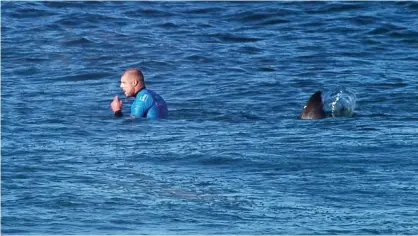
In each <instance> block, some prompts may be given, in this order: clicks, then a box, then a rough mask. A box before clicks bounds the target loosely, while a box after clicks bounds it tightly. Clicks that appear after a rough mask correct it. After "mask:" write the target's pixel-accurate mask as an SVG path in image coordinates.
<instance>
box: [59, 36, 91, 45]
mask: <svg viewBox="0 0 418 236" xmlns="http://www.w3.org/2000/svg"><path fill="white" fill-rule="evenodd" d="M90 43H92V41H91V40H88V39H87V38H85V37H81V38H78V39H71V40H68V41H65V42H63V44H64V45H65V46H78V45H86V44H90Z"/></svg>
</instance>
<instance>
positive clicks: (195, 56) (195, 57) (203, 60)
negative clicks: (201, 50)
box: [184, 55, 214, 63]
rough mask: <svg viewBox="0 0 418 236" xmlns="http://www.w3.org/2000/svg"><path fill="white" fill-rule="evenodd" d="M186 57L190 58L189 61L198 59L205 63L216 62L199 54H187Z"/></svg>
mask: <svg viewBox="0 0 418 236" xmlns="http://www.w3.org/2000/svg"><path fill="white" fill-rule="evenodd" d="M184 59H186V60H189V61H197V62H205V63H208V62H214V60H213V59H211V58H209V57H204V56H199V55H191V56H187V57H185V58H184Z"/></svg>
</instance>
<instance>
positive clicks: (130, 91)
mask: <svg viewBox="0 0 418 236" xmlns="http://www.w3.org/2000/svg"><path fill="white" fill-rule="evenodd" d="M120 88H121V89H122V90H123V92H124V93H125V96H127V97H132V96H135V80H134V79H133V78H132V77H129V76H126V75H124V76H122V77H121V79H120Z"/></svg>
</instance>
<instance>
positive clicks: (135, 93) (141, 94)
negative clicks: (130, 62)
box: [110, 69, 168, 119]
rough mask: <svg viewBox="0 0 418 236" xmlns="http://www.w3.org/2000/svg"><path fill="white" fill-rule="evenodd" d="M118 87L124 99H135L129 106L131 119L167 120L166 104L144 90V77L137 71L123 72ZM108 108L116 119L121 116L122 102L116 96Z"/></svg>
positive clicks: (155, 95) (150, 91)
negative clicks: (123, 93) (123, 94)
mask: <svg viewBox="0 0 418 236" xmlns="http://www.w3.org/2000/svg"><path fill="white" fill-rule="evenodd" d="M120 87H121V88H122V90H123V92H125V96H126V97H135V101H134V102H133V103H132V105H131V117H141V118H151V119H161V118H167V115H168V110H167V104H166V103H165V101H164V99H163V98H162V97H161V96H160V95H158V94H157V93H155V92H154V91H152V90H149V89H147V88H145V82H144V75H143V74H142V72H141V71H140V70H139V69H128V70H126V71H124V72H123V74H122V77H121V79H120ZM110 107H111V108H112V111H113V112H114V114H115V116H116V117H121V116H122V101H121V100H120V99H119V97H118V96H115V97H114V98H113V101H112V103H111V104H110Z"/></svg>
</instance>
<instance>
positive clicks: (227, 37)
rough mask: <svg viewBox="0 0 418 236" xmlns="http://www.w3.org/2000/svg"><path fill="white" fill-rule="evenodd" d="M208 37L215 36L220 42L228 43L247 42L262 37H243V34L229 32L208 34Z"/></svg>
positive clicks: (255, 40) (258, 39)
mask: <svg viewBox="0 0 418 236" xmlns="http://www.w3.org/2000/svg"><path fill="white" fill-rule="evenodd" d="M209 36H210V37H213V38H216V39H218V40H220V41H221V42H229V43H248V42H257V41H260V40H262V39H260V38H255V37H244V36H236V35H233V34H230V33H216V34H210V35H209Z"/></svg>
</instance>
